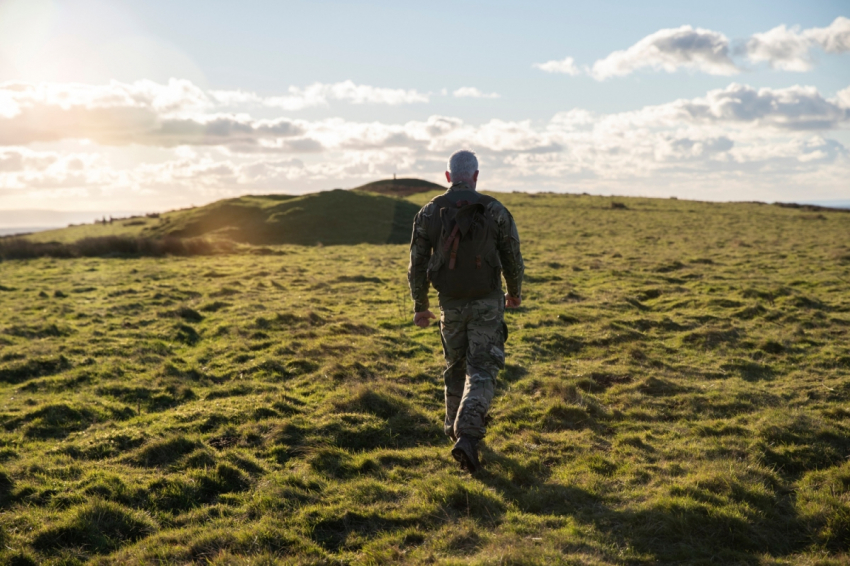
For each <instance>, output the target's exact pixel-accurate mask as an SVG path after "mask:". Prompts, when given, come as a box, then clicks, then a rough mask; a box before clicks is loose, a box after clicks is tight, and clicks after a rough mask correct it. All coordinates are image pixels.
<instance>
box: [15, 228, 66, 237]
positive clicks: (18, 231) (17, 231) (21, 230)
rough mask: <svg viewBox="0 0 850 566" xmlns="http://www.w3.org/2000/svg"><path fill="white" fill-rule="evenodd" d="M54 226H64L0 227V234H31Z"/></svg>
mask: <svg viewBox="0 0 850 566" xmlns="http://www.w3.org/2000/svg"><path fill="white" fill-rule="evenodd" d="M56 228H64V226H24V227H15V228H0V236H13V235H15V234H31V233H33V232H44V231H45V230H55V229H56Z"/></svg>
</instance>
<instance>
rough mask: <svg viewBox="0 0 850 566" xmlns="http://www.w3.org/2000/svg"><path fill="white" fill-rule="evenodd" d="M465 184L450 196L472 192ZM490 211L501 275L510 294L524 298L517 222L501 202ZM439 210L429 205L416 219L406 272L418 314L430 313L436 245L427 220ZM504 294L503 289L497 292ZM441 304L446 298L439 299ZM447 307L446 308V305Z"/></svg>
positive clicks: (449, 191) (491, 205) (452, 188)
mask: <svg viewBox="0 0 850 566" xmlns="http://www.w3.org/2000/svg"><path fill="white" fill-rule="evenodd" d="M470 190H474V189H470V188H469V187H468V186H467V185H466V184H465V183H457V184H454V185H452V186H451V187H450V188H449V190H448V191H447V193H452V192H454V191H470ZM487 210H488V211H489V212H490V214H492V215H493V218H494V219H495V220H496V226H497V229H498V231H497V235H496V248H497V249H498V250H499V259H500V260H501V262H502V275H503V276H504V277H505V282H506V283H507V287H508V294H510V295H511V296H512V297H521V296H522V274H523V272H524V271H525V266H524V265H523V262H522V254H521V253H520V251H519V233H518V232H517V228H516V223H515V222H514V218H513V216H511V213H510V212H508V209H507V208H505V207H504V205H502V203H500V202H498V201H493V202H491V203H490V204H488V205H487ZM439 213H440V211H439V209H438V207H437V205H436V204H434V203H433V202H429V203H428V204H426V205H425V206H423V207H422V210H420V211H419V213H418V214H417V215H416V218H415V219H414V220H413V235H412V237H411V239H410V265H409V267H408V269H407V281H408V283H409V285H410V295H411V297H412V298H413V303H414V306H413V309H414V311H415V312H422V311H425V310H428V308H429V306H430V303H429V301H428V288H429V282H428V275H427V271H428V261H429V260H430V259H431V253H432V250H433V249H434V246H435V245H436V244H437V242H432V241H431V240H430V238H429V236H428V232H427V229H426V225H427V219H428V218H429V217H430V216H431V215H433V214H439ZM497 292H498V293H501V289H499V290H497ZM440 299H441V303H442V302H443V300H444V298H443V297H440ZM444 306H445V305H444Z"/></svg>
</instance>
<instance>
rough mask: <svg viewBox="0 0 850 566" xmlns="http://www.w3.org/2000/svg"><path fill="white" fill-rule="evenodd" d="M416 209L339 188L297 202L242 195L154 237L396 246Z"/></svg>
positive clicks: (163, 227)
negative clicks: (213, 237) (202, 237)
mask: <svg viewBox="0 0 850 566" xmlns="http://www.w3.org/2000/svg"><path fill="white" fill-rule="evenodd" d="M418 210H419V209H418V207H417V206H416V205H414V204H412V203H410V202H407V201H404V200H400V199H395V198H390V197H386V196H382V195H373V194H363V193H360V192H352V191H344V190H341V189H336V190H333V191H327V192H321V193H314V194H309V195H304V196H300V197H292V196H284V195H265V196H245V197H241V198H236V199H228V200H222V201H218V202H214V203H212V204H209V205H207V206H203V207H200V208H195V209H191V210H189V211H186V212H185V213H184V214H182V215H180V216H179V217H178V218H175V219H173V220H171V221H170V222H167V223H163V224H162V225H160V226H158V227H157V228H155V229H154V233H157V235H163V236H166V235H167V236H176V237H180V238H192V237H197V236H218V237H223V238H226V239H229V240H232V241H235V242H244V243H248V244H257V245H263V244H308V245H310V244H315V243H317V242H321V243H323V244H329V245H339V244H385V243H390V244H397V243H404V242H406V241H408V240H409V238H410V225H411V223H412V222H413V217H414V216H415V215H416V213H417V212H418Z"/></svg>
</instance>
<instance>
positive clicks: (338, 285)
mask: <svg viewBox="0 0 850 566" xmlns="http://www.w3.org/2000/svg"><path fill="white" fill-rule="evenodd" d="M430 196H432V194H419V195H414V196H411V197H409V201H410V202H412V203H414V204H417V205H419V204H422V203H424V202H425V201H426V200H427V199H428V198H429V197H430ZM498 196H499V198H500V199H501V200H502V201H503V202H504V203H505V204H506V205H508V207H509V208H510V209H511V211H512V212H513V213H514V216H515V218H516V220H517V224H518V226H519V229H520V234H521V236H522V238H523V251H524V255H525V257H526V264H527V273H526V282H525V301H524V302H523V306H522V308H520V309H517V310H515V311H511V312H509V313H508V314H507V322H508V326H509V328H510V338H509V340H508V344H507V349H508V366H507V367H506V369H505V370H504V371H503V372H502V374H501V375H500V377H499V383H498V389H497V396H496V398H495V401H494V406H493V409H492V411H491V415H492V417H493V422H492V425H491V429H490V433H489V435H488V437H487V438H486V442H485V446H484V449H483V460H484V463H485V466H486V469H485V471H484V472H482V473H481V474H479V475H477V476H476V477H470V476H468V475H466V474H464V473H462V472H461V471H460V470H459V469H458V468H457V465H456V463H455V462H454V461H453V460H452V459H451V457H450V455H449V449H450V446H451V444H450V442H449V441H448V440H447V439H446V438H445V437H444V436H443V435H442V427H441V422H442V388H441V377H440V371H441V365H442V359H441V354H440V340H439V335H438V332H437V330H436V328H433V327H432V328H429V329H424V330H423V329H418V328H416V327H414V326H413V325H412V324H411V323H410V320H411V314H412V313H411V312H410V307H411V303H410V301H409V299H408V298H407V291H406V280H405V271H406V266H407V246H406V245H404V244H390V245H375V244H366V243H364V244H359V245H351V246H334V245H323V246H317V245H310V246H296V245H280V246H270V247H268V248H266V249H265V250H264V254H263V255H251V254H247V253H243V254H231V255H216V256H211V257H189V258H135V259H133V258H125V259H100V258H81V259H73V260H70V259H69V260H59V259H49V258H43V259H35V260H21V261H7V262H3V263H0V405H2V406H0V425H1V426H0V470H2V471H0V543H2V544H0V549H1V550H0V562H5V563H7V564H15V565H24V564H42V563H46V564H51V563H52V564H77V563H85V562H89V561H90V562H91V563H95V564H115V563H120V564H167V563H200V564H208V563H210V564H275V563H283V564H288V563H292V564H392V563H399V562H403V563H411V564H466V563H470V564H653V563H668V564H670V563H677V564H679V563H686V564H846V563H848V562H850V461H849V460H848V456H850V405H848V401H850V291H848V288H850V214H847V213H841V212H830V211H812V210H806V209H791V208H782V207H778V206H772V205H762V204H743V203H739V204H708V203H698V202H688V201H679V200H650V199H617V202H616V203H615V204H620V205H625V208H623V207H616V208H615V207H612V201H611V199H607V198H602V197H591V196H574V195H563V196H556V195H527V194H505V195H498ZM387 226H388V225H387ZM385 228H386V226H385ZM311 243H312V242H311ZM326 244H327V243H326Z"/></svg>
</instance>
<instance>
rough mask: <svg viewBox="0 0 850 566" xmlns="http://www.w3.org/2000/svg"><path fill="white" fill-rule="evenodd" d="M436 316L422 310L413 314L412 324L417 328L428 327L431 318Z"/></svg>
mask: <svg viewBox="0 0 850 566" xmlns="http://www.w3.org/2000/svg"><path fill="white" fill-rule="evenodd" d="M432 318H437V317H436V316H434V313H432V312H431V311H422V312H418V313H416V314H415V315H413V324H415V325H416V326H418V327H419V328H428V326H430V324H431V319H432Z"/></svg>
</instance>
